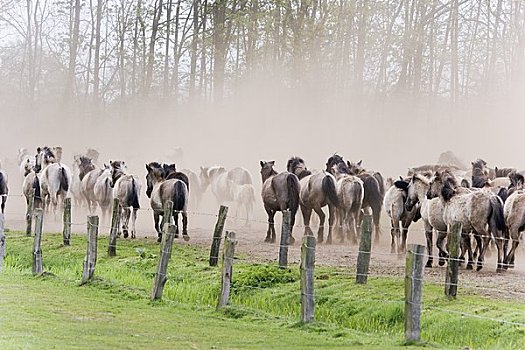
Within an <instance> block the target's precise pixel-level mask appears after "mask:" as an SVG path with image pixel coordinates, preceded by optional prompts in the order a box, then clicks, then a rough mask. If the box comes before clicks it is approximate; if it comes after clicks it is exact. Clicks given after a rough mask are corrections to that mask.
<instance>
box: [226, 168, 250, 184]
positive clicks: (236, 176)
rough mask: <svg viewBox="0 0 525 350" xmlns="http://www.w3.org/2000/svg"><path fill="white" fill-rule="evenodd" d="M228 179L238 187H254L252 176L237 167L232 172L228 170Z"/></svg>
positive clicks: (245, 170)
mask: <svg viewBox="0 0 525 350" xmlns="http://www.w3.org/2000/svg"><path fill="white" fill-rule="evenodd" d="M228 179H229V180H231V181H233V183H235V184H237V185H252V184H253V181H252V174H250V172H249V171H248V170H247V169H245V168H241V167H236V168H233V169H231V170H228Z"/></svg>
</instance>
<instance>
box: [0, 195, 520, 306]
mask: <svg viewBox="0 0 525 350" xmlns="http://www.w3.org/2000/svg"><path fill="white" fill-rule="evenodd" d="M12 192H14V191H12ZM213 202H214V201H213V200H211V198H206V197H205V201H204V203H205V204H206V203H207V204H208V206H206V205H203V206H201V207H200V208H199V209H198V210H190V212H189V218H188V221H189V229H188V230H189V235H190V237H191V239H190V241H189V242H184V241H183V240H182V239H179V240H177V241H176V242H177V244H194V245H198V246H202V247H206V248H207V247H209V246H210V244H211V241H212V239H211V238H212V235H213V229H214V226H215V222H216V213H217V211H218V210H217V207H216V206H215V205H214V204H211V203H213ZM258 205H260V204H258ZM141 208H142V209H140V210H139V212H138V217H137V235H138V236H140V237H148V238H149V237H151V238H152V239H155V238H156V234H155V232H154V229H153V218H152V213H151V211H150V210H149V204H148V202H147V201H146V198H145V196H143V198H141ZM24 213H25V202H24V199H23V197H21V196H20V195H18V194H16V193H12V195H11V196H10V197H9V200H8V205H7V207H6V227H7V228H8V229H11V230H24V229H25V221H24V216H25V214H24ZM235 215H236V214H235V213H234V210H230V213H229V216H228V219H227V220H226V225H225V230H229V231H235V232H236V234H237V239H238V245H237V248H236V252H237V255H238V256H239V257H240V258H241V259H243V260H247V261H252V262H260V263H268V262H275V261H277V259H278V253H279V244H278V243H274V244H269V243H265V242H264V238H265V235H266V228H267V224H266V217H265V215H264V210H263V209H262V207H257V206H256V208H255V210H254V217H252V218H251V220H250V222H249V226H246V225H245V222H244V220H240V219H236V218H235ZM384 216H385V215H383V219H382V225H381V228H382V231H383V232H382V235H381V239H380V242H379V244H375V243H374V244H373V246H372V255H371V262H370V277H371V278H372V277H374V276H397V277H403V276H404V272H405V271H404V268H405V258H404V257H405V256H404V255H403V254H391V253H390V228H389V226H388V222H387V221H386V219H385V217H384ZM60 220H61V215H59V221H56V222H53V221H54V220H53V218H47V219H46V220H45V222H44V232H60V231H61V230H62V225H61V222H60ZM326 226H327V225H326ZM312 227H313V228H314V232H316V228H317V223H316V224H314V225H312ZM280 228H281V214H280V213H279V214H277V216H276V231H277V234H278V235H277V241H279V239H280ZM327 229H328V227H326V230H327ZM72 230H73V232H74V233H83V232H86V212H85V210H84V209H83V208H80V209H79V208H76V207H75V206H74V207H73V226H72ZM303 230H304V228H303V226H302V219H301V218H300V215H299V214H298V216H297V225H296V227H295V228H294V233H293V234H294V236H295V238H296V239H297V242H296V243H295V244H294V245H292V246H290V247H289V253H288V254H289V259H288V261H289V262H290V263H298V262H299V261H300V250H301V247H300V243H299V240H300V238H301V237H302V235H303ZM108 232H109V222H102V223H101V227H100V234H104V235H105V234H108ZM326 234H327V232H325V236H326ZM410 243H417V244H423V245H425V236H424V231H423V227H422V224H421V223H420V222H418V223H415V224H414V225H413V226H412V227H411V230H410V232H409V236H408V244H410ZM357 253H358V247H357V245H352V244H350V243H349V242H348V241H346V242H345V243H339V242H338V240H335V239H334V243H333V244H331V245H328V244H326V243H322V244H319V245H317V247H316V265H317V266H321V265H323V266H334V267H339V268H341V270H342V271H343V272H348V274H349V277H350V278H354V277H353V274H354V273H355V264H356V260H357ZM435 254H437V253H436V252H435ZM523 256H525V254H524V250H523V247H520V248H518V255H517V257H516V267H515V268H514V269H512V270H508V271H506V272H504V273H496V272H495V271H496V260H495V259H496V257H497V254H496V251H495V250H493V251H491V252H489V255H488V256H487V258H486V261H485V266H484V268H483V269H482V270H481V271H475V270H474V271H472V270H466V269H465V268H464V267H461V270H460V276H459V285H460V286H459V291H458V293H471V292H475V293H477V294H481V295H487V296H490V297H495V298H502V299H514V300H521V301H525V282H524V281H525V261H523V259H522V257H523ZM425 261H426V258H425ZM445 271H446V268H445V267H440V266H437V259H434V267H432V268H426V269H425V272H424V273H425V277H424V278H425V280H430V281H433V282H438V283H443V282H444V280H445Z"/></svg>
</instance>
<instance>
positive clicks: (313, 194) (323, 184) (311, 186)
mask: <svg viewBox="0 0 525 350" xmlns="http://www.w3.org/2000/svg"><path fill="white" fill-rule="evenodd" d="M286 168H287V170H288V171H289V172H291V173H293V174H295V175H296V176H297V177H298V178H299V184H300V186H301V191H300V193H299V198H300V206H301V212H302V214H303V221H304V230H305V232H304V234H305V235H313V232H312V230H311V229H310V218H311V216H312V210H313V211H315V212H316V214H317V215H318V216H319V228H318V230H317V242H319V243H321V242H323V240H324V223H325V219H326V215H325V213H324V212H323V209H322V208H323V207H325V206H328V237H327V243H332V227H333V226H334V222H335V215H336V208H337V206H338V205H339V198H338V196H337V190H336V186H335V182H336V181H335V177H334V176H333V175H332V174H330V173H327V172H317V173H315V174H312V173H311V172H310V171H309V170H308V169H307V168H306V165H305V163H304V160H303V159H301V158H299V157H292V158H290V159H289V160H288V163H287V165H286Z"/></svg>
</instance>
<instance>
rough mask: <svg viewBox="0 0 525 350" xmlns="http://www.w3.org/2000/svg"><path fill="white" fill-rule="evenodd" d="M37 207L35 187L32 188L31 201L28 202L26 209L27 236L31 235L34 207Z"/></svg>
mask: <svg viewBox="0 0 525 350" xmlns="http://www.w3.org/2000/svg"><path fill="white" fill-rule="evenodd" d="M34 207H35V189H34V188H32V189H31V194H30V196H29V203H27V211H26V236H31V228H32V226H33V209H34Z"/></svg>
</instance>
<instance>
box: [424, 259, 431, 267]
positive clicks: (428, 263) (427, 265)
mask: <svg viewBox="0 0 525 350" xmlns="http://www.w3.org/2000/svg"><path fill="white" fill-rule="evenodd" d="M425 267H429V268H431V267H432V261H430V260H429V261H427V264H426V265H425Z"/></svg>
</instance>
